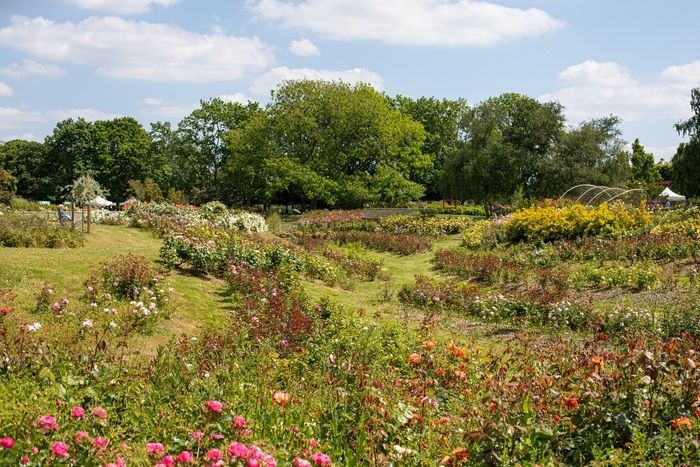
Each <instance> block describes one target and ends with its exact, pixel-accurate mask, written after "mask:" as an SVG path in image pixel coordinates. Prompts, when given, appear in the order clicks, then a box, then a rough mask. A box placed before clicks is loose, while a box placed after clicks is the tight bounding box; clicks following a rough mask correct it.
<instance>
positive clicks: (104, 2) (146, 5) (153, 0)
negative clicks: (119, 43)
mask: <svg viewBox="0 0 700 467" xmlns="http://www.w3.org/2000/svg"><path fill="white" fill-rule="evenodd" d="M62 1H63V3H68V4H71V5H75V6H77V7H79V8H84V9H86V10H95V11H102V12H105V13H114V14H117V15H134V14H137V13H146V12H148V11H149V10H150V9H151V5H158V6H166V7H167V6H172V5H175V4H176V3H177V2H179V1H180V0H62Z"/></svg>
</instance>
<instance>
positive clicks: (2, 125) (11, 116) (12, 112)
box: [0, 107, 44, 130]
mask: <svg viewBox="0 0 700 467" xmlns="http://www.w3.org/2000/svg"><path fill="white" fill-rule="evenodd" d="M41 121H44V117H43V116H42V114H41V112H38V111H36V110H27V109H18V108H16V107H0V129H2V130H16V129H19V128H21V126H22V125H23V124H25V123H33V122H41Z"/></svg>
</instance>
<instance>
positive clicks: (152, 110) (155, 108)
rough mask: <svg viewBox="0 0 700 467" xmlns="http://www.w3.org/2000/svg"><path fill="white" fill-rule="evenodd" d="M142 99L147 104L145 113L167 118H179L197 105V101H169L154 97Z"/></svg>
mask: <svg viewBox="0 0 700 467" xmlns="http://www.w3.org/2000/svg"><path fill="white" fill-rule="evenodd" d="M143 101H144V103H145V104H146V105H148V106H149V108H148V109H147V110H146V111H145V113H146V114H148V115H153V116H155V117H161V118H167V119H169V120H180V119H181V118H183V117H185V116H186V115H189V114H190V112H192V111H193V110H194V109H196V108H198V107H199V102H189V103H170V102H164V101H163V100H162V99H157V98H155V97H147V98H145V99H144V100H143Z"/></svg>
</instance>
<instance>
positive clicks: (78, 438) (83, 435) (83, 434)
mask: <svg viewBox="0 0 700 467" xmlns="http://www.w3.org/2000/svg"><path fill="white" fill-rule="evenodd" d="M88 436H90V434H89V433H88V432H87V431H79V432H77V433H76V434H75V436H74V437H73V439H74V440H75V442H76V443H79V442H81V441H82V440H84V439H85V438H87V437H88Z"/></svg>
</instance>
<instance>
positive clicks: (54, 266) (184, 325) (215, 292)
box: [0, 226, 227, 350]
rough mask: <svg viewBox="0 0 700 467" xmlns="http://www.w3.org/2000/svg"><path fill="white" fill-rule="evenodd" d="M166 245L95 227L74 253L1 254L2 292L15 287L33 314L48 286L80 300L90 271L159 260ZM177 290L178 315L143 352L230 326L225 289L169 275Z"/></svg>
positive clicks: (139, 233) (132, 232)
mask: <svg viewBox="0 0 700 467" xmlns="http://www.w3.org/2000/svg"><path fill="white" fill-rule="evenodd" d="M160 245H161V240H160V239H158V238H156V237H154V236H153V235H152V234H151V233H149V232H146V231H143V230H139V229H133V228H127V227H118V226H94V230H93V233H92V234H91V235H89V236H87V241H86V243H85V246H84V247H82V248H75V249H48V248H0V287H11V288H12V289H13V290H14V291H15V293H17V295H18V296H17V303H18V304H20V305H25V306H24V307H23V308H25V309H26V308H30V307H31V306H32V304H33V303H35V300H36V296H37V294H38V292H39V289H40V287H41V286H42V285H43V284H44V283H48V284H50V285H52V286H53V287H54V289H55V290H56V292H57V294H58V295H59V296H60V297H67V298H68V299H69V300H78V299H79V298H80V297H81V296H82V295H83V292H84V285H83V283H84V282H85V280H86V279H87V278H88V276H89V275H90V271H91V270H93V269H94V268H96V267H99V265H100V264H101V263H103V262H106V261H110V260H111V259H113V258H114V257H115V256H118V255H122V254H127V253H133V254H136V255H142V256H145V257H146V258H148V259H149V260H151V261H154V262H155V261H156V260H157V258H158V250H159V249H160ZM169 282H170V284H171V285H172V286H173V287H174V288H175V302H176V303H175V305H176V306H175V309H176V310H177V311H176V313H175V314H174V315H173V317H172V319H171V320H169V321H166V322H165V323H164V325H163V327H162V328H160V329H159V330H158V331H157V332H156V333H155V334H154V335H152V336H147V337H144V340H143V342H142V345H141V348H142V349H144V350H148V349H152V348H155V347H156V346H157V345H158V344H160V343H162V342H164V341H167V340H168V339H170V338H171V337H172V336H173V335H178V334H181V333H187V334H192V333H194V332H195V331H196V330H197V329H199V328H202V327H209V326H221V325H225V324H226V322H227V312H226V308H227V304H226V302H225V300H224V298H223V297H222V295H221V294H220V291H221V288H222V283H221V281H218V280H214V279H203V278H197V277H192V276H187V275H184V274H179V273H177V272H172V273H170V275H169Z"/></svg>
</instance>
